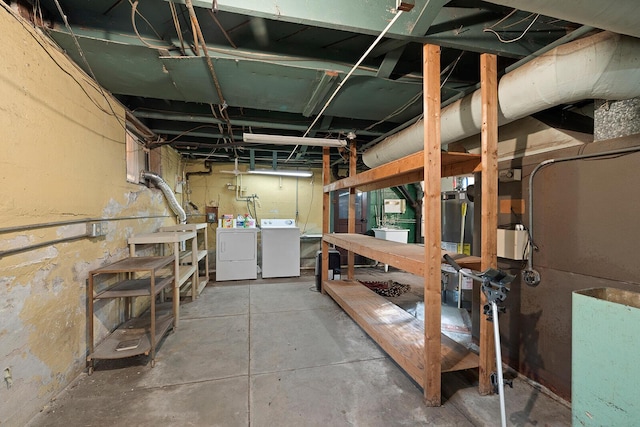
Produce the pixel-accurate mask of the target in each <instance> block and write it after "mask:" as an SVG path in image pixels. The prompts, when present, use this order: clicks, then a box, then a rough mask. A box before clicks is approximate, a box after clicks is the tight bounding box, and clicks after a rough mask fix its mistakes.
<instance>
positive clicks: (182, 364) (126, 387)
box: [29, 269, 571, 427]
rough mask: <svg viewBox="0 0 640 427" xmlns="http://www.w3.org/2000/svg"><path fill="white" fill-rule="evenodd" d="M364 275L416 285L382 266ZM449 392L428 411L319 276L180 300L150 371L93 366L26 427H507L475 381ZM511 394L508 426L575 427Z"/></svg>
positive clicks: (566, 415) (142, 364) (142, 365)
mask: <svg viewBox="0 0 640 427" xmlns="http://www.w3.org/2000/svg"><path fill="white" fill-rule="evenodd" d="M307 274H308V272H307ZM311 274H313V272H311ZM394 274H395V276H394ZM358 276H362V280H371V279H370V278H371V277H384V278H393V279H394V280H397V281H401V280H405V283H406V282H408V281H411V280H414V279H412V278H411V277H409V276H410V275H407V273H401V272H395V273H394V272H389V273H384V272H383V271H382V272H381V271H380V270H379V269H362V270H360V269H359V271H358ZM414 277H415V276H414ZM418 279H419V278H418ZM416 283H418V285H415V284H414V285H412V293H413V290H414V287H415V286H419V280H418V282H416ZM416 294H419V292H416ZM404 299H405V300H406V299H407V296H404ZM405 302H406V301H405ZM443 324H445V325H446V324H448V323H445V322H444V321H443ZM450 329H451V328H450ZM453 329H454V330H455V332H456V333H464V328H462V329H461V328H459V327H454V328H453ZM442 389H443V405H442V406H441V407H439V408H430V407H426V406H425V405H424V403H423V399H422V390H421V389H420V388H419V387H418V386H416V384H415V383H414V382H412V381H411V380H410V379H409V377H408V376H407V375H406V374H404V372H403V371H402V370H400V369H399V368H398V367H397V365H395V363H394V362H393V361H392V360H391V359H390V358H389V357H388V356H387V355H386V354H385V353H384V352H383V351H382V350H381V349H380V348H379V347H378V346H377V345H376V344H375V343H374V342H373V341H371V340H370V339H369V338H368V337H367V336H366V334H365V333H364V332H363V331H362V330H361V329H360V328H359V327H358V326H357V325H356V324H355V323H354V322H353V321H352V320H351V319H350V318H349V317H348V316H347V315H346V314H345V313H344V312H343V311H342V310H341V309H340V307H338V306H337V305H336V304H335V303H334V302H333V300H331V298H330V297H328V296H323V295H321V294H320V293H318V292H316V290H315V278H314V277H313V276H306V277H301V278H296V279H268V280H256V281H238V282H219V283H216V282H213V283H212V284H210V285H209V286H208V287H207V288H205V290H204V291H203V293H202V295H201V296H200V298H198V299H197V300H196V301H195V302H190V301H186V302H184V303H183V304H182V306H181V323H180V328H179V329H178V330H177V331H176V332H175V333H172V334H170V335H168V336H167V337H166V338H165V339H164V340H163V341H162V343H161V346H160V348H159V349H158V353H157V357H156V366H155V367H154V368H151V366H150V364H149V363H148V360H147V358H145V357H138V358H129V359H122V360H118V361H103V362H102V363H98V364H97V365H96V369H95V372H94V373H93V375H91V376H88V375H87V374H86V373H83V374H81V375H80V376H79V377H78V378H77V379H76V380H75V381H74V382H73V383H72V384H71V385H70V386H69V387H68V388H67V389H66V390H64V391H63V392H62V393H61V394H60V395H59V396H57V397H56V398H55V399H53V400H52V401H51V402H50V404H49V405H47V406H46V407H45V408H43V410H42V411H41V412H40V414H39V415H38V416H36V417H35V418H34V419H33V420H32V421H31V423H30V424H29V425H30V426H31V427H36V426H107V425H109V426H152V425H157V424H159V425H163V426H225V427H227V426H254V427H259V426H279V427H285V426H323V427H325V426H403V425H406V426H415V425H437V426H454V425H455V426H458V425H459V426H495V425H499V424H500V411H499V399H498V397H497V396H495V395H494V396H480V395H478V392H477V387H476V386H475V384H474V374H473V373H471V372H465V373H451V374H445V375H443V378H442ZM505 396H506V407H507V418H508V424H509V425H513V426H527V425H532V426H533V425H537V426H568V425H571V410H570V409H569V408H568V407H567V406H565V405H563V404H562V403H560V402H559V401H557V400H555V399H553V398H551V397H549V396H548V395H547V394H544V393H542V392H541V391H539V390H537V389H536V388H533V387H532V386H530V385H529V384H528V383H526V382H524V381H522V380H521V379H517V378H516V379H515V380H514V388H513V389H507V391H506V393H505Z"/></svg>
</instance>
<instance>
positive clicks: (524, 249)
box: [497, 228, 529, 260]
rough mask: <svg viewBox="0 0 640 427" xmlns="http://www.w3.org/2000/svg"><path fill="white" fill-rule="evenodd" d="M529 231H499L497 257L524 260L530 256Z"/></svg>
mask: <svg viewBox="0 0 640 427" xmlns="http://www.w3.org/2000/svg"><path fill="white" fill-rule="evenodd" d="M528 243H529V235H528V231H527V230H504V229H501V228H499V229H498V247H497V255H498V257H500V258H507V259H515V260H523V259H527V257H528V255H529V245H528Z"/></svg>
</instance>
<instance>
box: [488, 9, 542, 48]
mask: <svg viewBox="0 0 640 427" xmlns="http://www.w3.org/2000/svg"><path fill="white" fill-rule="evenodd" d="M539 17H540V14H539V13H538V14H536V17H535V18H533V20H532V21H531V23H530V24H529V26H528V27H527V28H525V30H524V32H523V33H522V34H520V35H519V36H518V37H516V38H515V39H511V40H505V39H503V38H502V37H501V36H500V34H498V33H497V32H496V31H495V30H493V29H492V28H485V29H484V30H482V32H484V33H487V32H488V33H493V34H495V35H496V37H498V40H500V41H501V42H502V43H513V42H517V41H518V40H520V39H521V38H523V37H524V35H525V34H527V32H528V31H529V29H530V28H531V27H532V26H533V24H535V22H536V21H537V20H538V18H539Z"/></svg>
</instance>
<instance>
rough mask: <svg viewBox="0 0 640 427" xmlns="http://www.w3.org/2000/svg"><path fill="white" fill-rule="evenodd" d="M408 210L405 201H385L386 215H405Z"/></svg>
mask: <svg viewBox="0 0 640 427" xmlns="http://www.w3.org/2000/svg"><path fill="white" fill-rule="evenodd" d="M406 209H407V207H406V201H405V200H404V199H384V213H399V214H401V213H404V211H405V210H406Z"/></svg>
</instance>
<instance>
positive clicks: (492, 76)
mask: <svg viewBox="0 0 640 427" xmlns="http://www.w3.org/2000/svg"><path fill="white" fill-rule="evenodd" d="M497 69H498V67H497V59H496V56H495V55H490V54H482V55H481V56H480V84H481V89H480V90H481V95H482V130H481V144H482V199H481V200H482V206H481V212H482V223H481V229H480V234H481V254H480V256H481V269H482V270H485V269H487V268H490V267H493V268H496V267H497V264H498V258H497V244H498V243H497V234H496V230H497V228H498V212H497V209H498V77H497V76H498V74H497ZM485 304H487V298H486V296H485V295H484V293H482V292H481V293H480V310H482V307H484V305H485ZM481 312H482V311H481ZM497 321H498V319H494V322H497ZM479 363H480V368H479V387H478V388H479V392H480V394H482V395H486V394H491V393H492V391H493V387H492V386H491V373H492V372H493V371H495V369H496V366H495V348H494V339H493V334H492V325H491V323H490V322H489V321H487V320H486V319H483V320H481V321H480V361H479Z"/></svg>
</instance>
